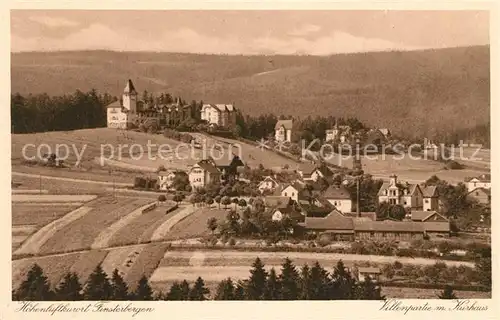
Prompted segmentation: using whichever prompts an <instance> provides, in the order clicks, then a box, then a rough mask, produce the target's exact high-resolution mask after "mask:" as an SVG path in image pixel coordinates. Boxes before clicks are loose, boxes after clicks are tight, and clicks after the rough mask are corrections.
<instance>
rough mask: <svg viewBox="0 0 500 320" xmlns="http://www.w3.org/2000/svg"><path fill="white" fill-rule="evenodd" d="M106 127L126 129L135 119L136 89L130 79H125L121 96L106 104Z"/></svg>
mask: <svg viewBox="0 0 500 320" xmlns="http://www.w3.org/2000/svg"><path fill="white" fill-rule="evenodd" d="M107 119H108V128H117V129H128V128H130V127H132V126H133V125H134V124H135V122H136V120H137V91H136V90H135V87H134V84H133V83H132V80H130V79H129V80H128V81H127V85H126V86H125V89H124V90H123V95H122V98H121V99H120V100H118V101H115V102H112V103H110V104H109V105H108V106H107Z"/></svg>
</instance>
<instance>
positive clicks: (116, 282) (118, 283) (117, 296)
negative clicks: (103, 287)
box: [111, 269, 129, 301]
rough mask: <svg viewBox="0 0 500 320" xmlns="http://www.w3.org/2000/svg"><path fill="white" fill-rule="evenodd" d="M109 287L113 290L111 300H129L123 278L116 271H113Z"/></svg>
mask: <svg viewBox="0 0 500 320" xmlns="http://www.w3.org/2000/svg"><path fill="white" fill-rule="evenodd" d="M111 287H112V289H113V297H112V299H113V300H116V301H123V300H128V299H129V294H128V286H127V283H125V281H124V280H123V277H122V276H121V275H120V273H118V269H115V270H113V275H112V276H111Z"/></svg>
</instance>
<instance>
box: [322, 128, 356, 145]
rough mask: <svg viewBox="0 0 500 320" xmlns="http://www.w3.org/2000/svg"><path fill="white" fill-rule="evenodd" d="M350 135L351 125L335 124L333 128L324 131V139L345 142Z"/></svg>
mask: <svg viewBox="0 0 500 320" xmlns="http://www.w3.org/2000/svg"><path fill="white" fill-rule="evenodd" d="M350 137H351V127H349V126H339V125H337V124H335V126H334V127H333V129H328V130H326V131H325V140H326V141H335V140H337V139H338V140H339V141H340V143H346V142H348V141H349V139H350Z"/></svg>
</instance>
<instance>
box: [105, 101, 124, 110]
mask: <svg viewBox="0 0 500 320" xmlns="http://www.w3.org/2000/svg"><path fill="white" fill-rule="evenodd" d="M121 107H122V103H121V102H120V100H116V101H113V102H111V103H110V104H108V105H107V106H106V108H121Z"/></svg>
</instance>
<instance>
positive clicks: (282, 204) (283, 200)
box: [264, 196, 291, 209]
mask: <svg viewBox="0 0 500 320" xmlns="http://www.w3.org/2000/svg"><path fill="white" fill-rule="evenodd" d="M290 202H291V199H290V197H282V196H267V197H265V198H264V206H266V207H268V208H277V209H284V208H287V207H288V206H290Z"/></svg>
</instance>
